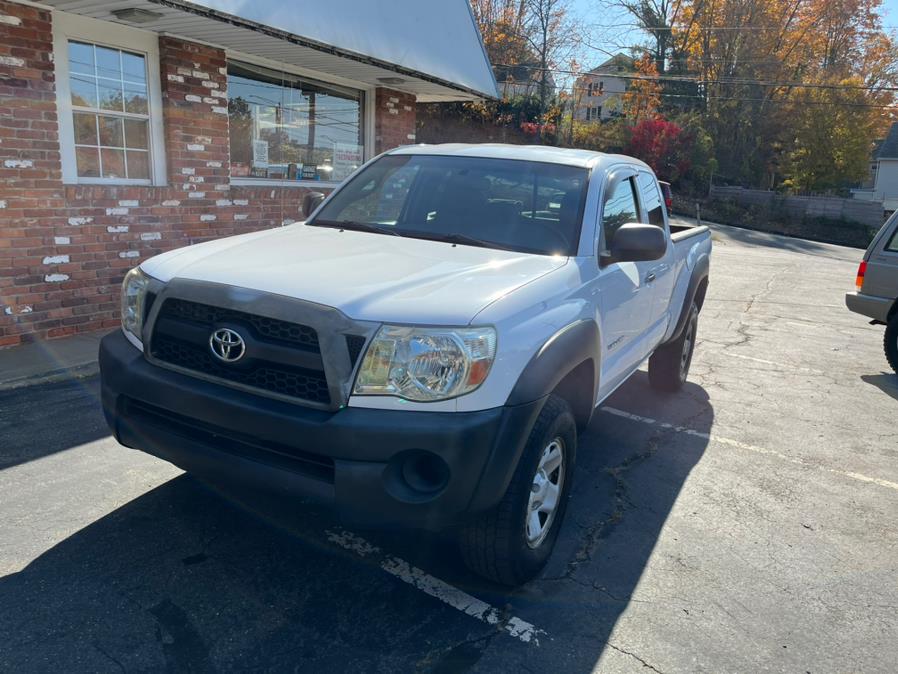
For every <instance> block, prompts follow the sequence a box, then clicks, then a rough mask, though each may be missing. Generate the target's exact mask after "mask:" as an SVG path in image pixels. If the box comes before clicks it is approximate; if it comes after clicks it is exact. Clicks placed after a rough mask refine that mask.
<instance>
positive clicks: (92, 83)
mask: <svg viewBox="0 0 898 674" xmlns="http://www.w3.org/2000/svg"><path fill="white" fill-rule="evenodd" d="M69 84H70V88H71V90H72V105H78V106H81V107H83V108H95V107H97V83H96V80H94V78H92V77H86V76H84V75H72V76H71V79H70V82H69Z"/></svg>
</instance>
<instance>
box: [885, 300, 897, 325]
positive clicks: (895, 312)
mask: <svg viewBox="0 0 898 674" xmlns="http://www.w3.org/2000/svg"><path fill="white" fill-rule="evenodd" d="M896 314H898V299H896V300H895V303H894V304H893V305H892V308H891V309H889V314H888V316H887V317H886V320H889V321H890V320H892V316H895V315H896Z"/></svg>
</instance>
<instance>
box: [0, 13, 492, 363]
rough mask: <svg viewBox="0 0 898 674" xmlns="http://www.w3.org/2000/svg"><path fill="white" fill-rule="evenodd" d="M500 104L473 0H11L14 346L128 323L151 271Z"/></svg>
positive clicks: (6, 242)
mask: <svg viewBox="0 0 898 674" xmlns="http://www.w3.org/2000/svg"><path fill="white" fill-rule="evenodd" d="M497 96H498V92H497V90H496V83H495V79H494V78H493V73H492V70H491V69H490V64H489V61H488V59H487V57H486V52H485V51H484V48H483V43H482V42H481V39H480V34H479V32H478V30H477V25H476V23H475V22H474V18H473V16H472V14H471V9H470V7H469V5H468V3H467V0H444V1H443V2H439V3H421V2H418V0H391V2H390V3H389V8H385V7H384V6H383V3H376V2H368V1H367V0H331V1H330V2H327V3H311V2H304V3H288V2H283V1H282V0H255V1H254V2H243V1H242V0H194V1H193V2H187V1H186V0H117V1H116V2H108V1H106V0H42V2H41V3H40V4H38V3H34V2H26V1H24V0H23V1H21V2H18V1H15V0H0V346H9V345H13V344H17V343H19V342H21V341H23V340H30V339H44V338H51V337H58V336H62V335H67V334H71V333H74V332H79V331H87V330H97V329H103V328H112V327H114V326H116V325H117V323H118V308H119V285H120V282H121V279H122V276H123V275H124V273H125V271H126V270H127V269H129V268H131V267H133V266H135V265H136V264H138V263H140V262H141V260H144V259H146V258H147V257H149V256H152V255H156V254H158V253H161V252H164V251H166V250H171V249H173V248H178V247H180V246H185V245H188V244H191V243H195V242H198V241H204V240H208V239H213V238H216V237H222V236H230V235H233V234H240V233H244V232H250V231H253V230H258V229H263V228H267V227H275V226H280V225H282V224H290V223H292V222H294V221H296V220H300V219H302V218H303V217H304V213H303V211H302V202H303V197H304V195H305V194H306V193H308V192H309V191H312V190H314V191H323V192H326V191H329V190H331V189H333V187H334V186H335V185H337V184H339V181H340V180H342V179H343V178H345V177H346V176H347V175H349V173H351V172H352V171H353V170H354V169H355V168H356V167H357V166H359V165H360V164H361V163H362V162H364V161H366V160H367V159H370V158H371V157H373V156H375V155H376V154H378V153H380V152H382V151H384V150H387V149H389V148H392V147H395V146H397V145H404V144H409V143H414V142H415V103H416V102H434V101H472V100H479V99H484V98H496V97H497Z"/></svg>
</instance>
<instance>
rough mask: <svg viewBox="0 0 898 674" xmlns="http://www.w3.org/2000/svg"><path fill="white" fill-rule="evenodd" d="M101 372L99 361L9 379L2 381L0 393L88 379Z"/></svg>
mask: <svg viewBox="0 0 898 674" xmlns="http://www.w3.org/2000/svg"><path fill="white" fill-rule="evenodd" d="M99 372H100V364H99V363H98V362H97V361H93V362H90V363H82V364H80V365H73V366H71V367H66V368H61V369H58V370H51V371H49V372H42V373H40V374H35V375H29V376H27V377H19V378H17V379H8V380H6V381H0V391H12V390H15V389H19V388H26V387H29V386H38V385H39V384H56V383H59V382H64V381H78V380H80V379H88V378H89V377H93V376H95V375H97V374H99Z"/></svg>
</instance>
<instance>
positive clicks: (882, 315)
mask: <svg viewBox="0 0 898 674" xmlns="http://www.w3.org/2000/svg"><path fill="white" fill-rule="evenodd" d="M894 303H895V300H893V299H891V300H890V299H888V298H887V297H877V296H875V295H865V294H864V293H847V294H846V295H845V304H846V305H847V306H848V309H849V310H850V311H853V312H854V313H856V314H861V315H862V316H867V317H869V318H872V319H873V320H876V321H879V322H880V323H887V322H888V319H889V311H890V310H891V308H892V305H893V304H894Z"/></svg>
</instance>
